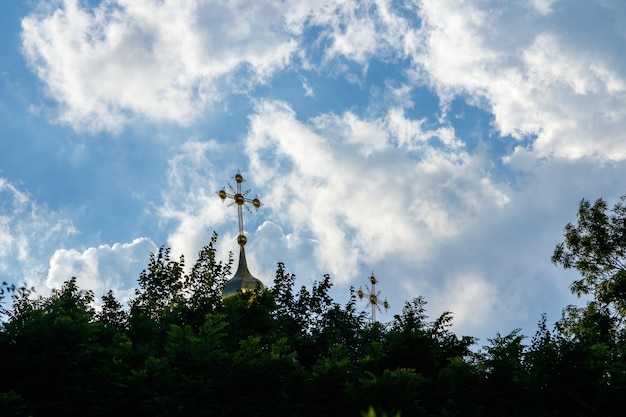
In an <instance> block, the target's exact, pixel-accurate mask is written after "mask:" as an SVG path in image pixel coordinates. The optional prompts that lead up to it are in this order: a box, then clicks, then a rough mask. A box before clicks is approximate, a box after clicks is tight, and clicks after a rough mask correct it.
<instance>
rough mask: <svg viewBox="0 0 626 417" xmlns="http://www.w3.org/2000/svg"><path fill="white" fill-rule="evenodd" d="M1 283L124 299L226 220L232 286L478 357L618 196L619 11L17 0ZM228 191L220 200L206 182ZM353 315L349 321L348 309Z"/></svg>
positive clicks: (622, 23)
mask: <svg viewBox="0 0 626 417" xmlns="http://www.w3.org/2000/svg"><path fill="white" fill-rule="evenodd" d="M0 8H1V9H0V11H1V13H0V48H1V52H2V53H1V55H0V279H1V280H3V281H7V282H10V283H16V284H21V283H27V284H29V285H33V286H35V289H36V291H37V294H40V295H47V294H48V293H49V291H50V290H51V289H52V288H57V287H59V286H60V285H62V283H63V282H64V281H66V280H67V279H69V278H70V277H72V276H76V277H77V280H78V285H79V286H80V288H82V289H88V290H92V291H93V292H94V294H95V296H96V297H97V298H99V297H100V296H102V295H104V294H105V293H106V292H107V291H108V290H110V289H111V290H114V292H115V294H116V296H117V297H118V299H120V300H128V299H129V297H131V296H132V294H133V292H134V289H135V288H136V283H137V278H138V276H139V274H140V272H141V271H142V269H144V268H145V267H146V266H147V262H148V258H149V254H150V253H151V252H155V251H156V250H158V248H159V247H161V246H165V247H169V248H171V250H172V254H173V255H174V256H175V257H176V258H178V256H180V255H184V256H185V262H186V265H187V267H191V266H192V265H193V262H194V261H195V259H196V258H197V254H198V251H199V250H200V249H201V248H202V247H203V246H204V245H206V244H208V243H209V241H210V238H211V235H212V233H213V232H214V231H215V232H217V233H218V235H219V238H218V245H217V246H218V255H219V258H220V259H222V260H224V261H227V260H228V256H229V253H230V252H234V253H235V254H237V250H238V246H237V243H236V235H237V233H238V225H237V210H236V209H235V207H232V206H229V205H228V204H225V203H222V201H221V200H220V199H219V197H218V196H217V194H216V191H218V190H220V189H222V188H223V187H227V185H228V184H230V185H235V182H234V180H233V177H234V175H235V174H236V173H237V172H240V173H241V174H242V175H243V176H244V178H245V179H246V182H245V183H244V184H243V189H244V190H248V189H249V190H250V194H249V196H250V197H251V198H253V197H255V196H258V198H259V199H260V200H261V201H262V202H263V206H262V207H261V208H260V209H259V210H258V211H254V210H251V211H250V212H247V211H245V210H244V228H245V233H246V235H247V237H248V244H247V245H246V255H247V260H248V266H249V268H250V270H251V272H252V273H253V274H254V275H255V276H256V277H258V278H260V279H261V280H262V281H264V282H265V283H266V284H267V285H271V284H272V282H273V277H274V274H275V271H276V266H277V264H278V262H284V263H285V266H286V269H287V271H288V272H290V273H294V274H295V275H296V277H297V278H296V285H297V287H298V288H299V287H300V286H302V285H305V286H307V287H310V286H311V284H312V283H313V282H314V281H316V280H317V281H320V280H321V279H323V276H324V274H330V276H331V277H332V280H333V283H334V287H333V296H334V298H335V300H336V301H338V302H341V303H342V304H343V303H345V302H347V300H348V297H349V289H350V287H351V286H353V287H355V288H356V289H358V288H359V287H363V289H364V290H365V289H366V288H365V286H366V285H367V284H368V283H369V281H368V277H369V276H370V274H371V273H372V271H373V272H374V274H375V276H376V277H377V279H378V281H379V283H378V285H377V287H376V289H377V291H380V297H381V298H386V299H387V300H388V301H389V303H390V305H391V308H390V309H389V311H387V312H386V313H384V312H381V313H377V318H378V319H379V320H380V321H381V322H388V321H391V320H392V318H393V315H394V314H399V313H400V312H401V311H402V307H403V305H404V304H405V302H407V301H411V300H413V299H414V298H415V297H419V296H422V297H424V299H425V300H426V301H427V303H428V304H427V306H426V308H427V314H428V315H429V316H430V318H431V319H433V320H434V319H435V318H436V317H438V316H439V315H440V314H442V313H443V312H444V311H451V312H452V313H453V316H454V321H453V327H452V330H453V331H454V332H455V333H457V334H458V335H468V336H474V337H477V338H479V341H478V344H479V345H481V344H487V340H488V339H490V338H493V337H495V336H496V334H498V333H500V334H502V335H505V334H508V333H509V332H511V331H513V330H515V329H518V328H519V329H521V333H522V334H524V335H526V336H528V337H529V338H530V337H532V335H533V334H534V332H535V331H536V330H537V322H538V321H539V320H540V319H541V315H542V314H543V313H545V314H547V317H548V323H549V324H551V323H554V322H556V321H557V320H558V319H559V318H560V315H561V311H562V309H563V308H565V307H566V306H567V305H569V304H577V305H584V302H585V301H584V300H580V299H577V298H576V297H575V296H573V295H572V294H571V293H570V291H569V285H570V284H571V283H572V281H574V280H575V279H576V278H577V276H578V275H577V273H576V271H571V270H570V271H565V270H563V269H561V268H559V267H557V266H555V265H553V264H552V263H551V261H550V257H551V255H552V252H553V250H554V247H555V245H556V244H557V243H559V242H561V241H562V240H563V228H564V226H565V225H566V224H567V223H568V222H573V221H575V219H576V212H577V208H578V204H579V202H580V201H581V200H582V199H583V198H586V199H588V200H592V201H594V200H596V199H598V198H603V199H605V200H606V201H607V202H608V203H609V204H610V205H612V204H613V203H615V202H616V201H617V200H618V199H619V197H620V196H622V195H623V194H626V186H625V185H624V178H626V133H625V132H626V58H624V50H626V3H624V2H623V0H560V1H559V0H406V1H398V0H318V1H309V2H303V1H301V0H254V1H245V0H230V1H226V0H186V1H179V0H103V1H85V0H80V1H79V0H54V1H53V0H39V1H37V0H24V1H19V2H17V1H4V2H2V4H1V6H0ZM226 189H227V190H229V189H228V188H226ZM359 308H360V309H362V310H363V311H369V307H368V305H367V304H366V303H364V302H363V303H360V304H359Z"/></svg>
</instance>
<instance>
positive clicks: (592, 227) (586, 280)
mask: <svg viewBox="0 0 626 417" xmlns="http://www.w3.org/2000/svg"><path fill="white" fill-rule="evenodd" d="M552 262H554V263H555V264H557V265H561V266H562V267H563V268H565V269H570V268H574V269H576V270H577V271H578V272H579V273H580V274H581V278H580V279H578V280H576V281H574V282H573V283H572V285H571V287H570V288H571V290H572V292H573V293H574V294H577V295H579V296H580V295H591V296H593V298H594V300H596V301H597V302H599V303H601V304H602V305H603V306H606V307H608V308H609V309H611V310H612V313H613V314H614V315H615V316H616V317H618V318H619V320H620V321H621V320H623V319H624V317H626V196H623V197H622V198H620V200H619V201H618V202H617V203H616V204H615V206H613V208H612V209H611V210H608V207H607V204H606V202H605V201H604V200H603V199H598V200H596V201H595V203H593V204H592V203H591V202H590V201H588V200H585V199H583V200H582V201H581V202H580V205H579V207H578V221H577V223H576V224H572V223H568V224H567V225H566V226H565V240H564V241H563V242H561V243H559V244H557V246H556V248H555V250H554V253H553V255H552Z"/></svg>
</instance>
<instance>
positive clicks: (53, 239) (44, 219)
mask: <svg viewBox="0 0 626 417" xmlns="http://www.w3.org/2000/svg"><path fill="white" fill-rule="evenodd" d="M76 233H77V231H76V229H75V228H74V226H73V225H72V222H71V221H70V220H69V219H67V218H65V217H64V216H63V215H61V214H59V213H55V212H51V211H49V210H47V209H46V208H45V207H42V206H41V205H39V204H38V203H37V202H36V201H35V200H33V198H32V197H31V196H30V195H29V194H28V192H26V191H24V190H22V189H20V188H19V187H18V186H16V185H15V184H13V183H11V182H9V181H8V180H7V179H5V178H1V177H0V241H2V247H0V272H2V274H3V276H4V277H5V278H3V279H4V280H8V281H13V282H14V283H16V284H20V283H27V284H28V285H35V286H38V285H39V284H40V283H41V279H42V278H43V276H44V274H45V265H44V264H42V263H41V260H42V258H45V257H46V256H47V255H48V251H49V250H50V247H51V246H54V245H55V244H57V243H58V242H59V241H62V240H63V239H65V238H67V237H69V236H71V235H74V234H76Z"/></svg>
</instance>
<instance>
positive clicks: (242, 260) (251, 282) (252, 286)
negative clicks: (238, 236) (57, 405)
mask: <svg viewBox="0 0 626 417" xmlns="http://www.w3.org/2000/svg"><path fill="white" fill-rule="evenodd" d="M264 289H265V285H263V282H261V280H260V279H258V278H255V277H253V276H252V274H251V273H250V271H249V270H248V264H247V262H246V252H245V251H244V249H243V245H240V246H239V266H238V267H237V272H235V275H234V276H233V277H232V278H231V279H229V280H228V281H227V282H226V284H225V285H224V289H223V290H222V299H223V300H227V299H229V298H231V297H234V296H235V295H237V293H238V292H239V291H241V292H248V291H257V290H264Z"/></svg>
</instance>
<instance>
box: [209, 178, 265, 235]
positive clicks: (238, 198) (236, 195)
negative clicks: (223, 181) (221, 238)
mask: <svg viewBox="0 0 626 417" xmlns="http://www.w3.org/2000/svg"><path fill="white" fill-rule="evenodd" d="M244 181H245V180H244V179H243V176H242V175H241V174H240V173H237V174H236V175H235V182H236V183H237V188H236V189H233V187H232V186H231V185H230V184H229V185H228V186H229V187H230V189H231V191H232V193H227V192H226V190H225V189H224V188H222V189H221V190H219V191H218V192H217V195H219V196H220V198H221V199H222V201H224V200H226V199H227V198H230V199H232V200H233V202H232V203H231V204H230V205H232V204H237V213H238V214H239V236H237V243H239V245H240V246H242V247H243V246H244V245H245V244H246V242H247V241H248V239H246V236H245V235H244V234H243V210H242V208H243V207H244V206H245V207H246V209H247V210H250V209H249V208H248V206H246V203H249V204H252V206H253V207H254V208H255V209H258V208H259V207H261V206H262V205H263V204H262V203H261V200H259V199H258V198H253V199H249V198H247V197H246V195H248V193H249V192H250V190H248V191H246V192H242V191H241V183H242V182H244Z"/></svg>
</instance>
